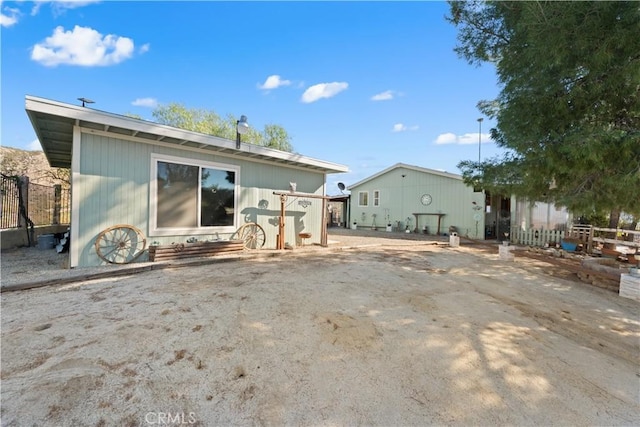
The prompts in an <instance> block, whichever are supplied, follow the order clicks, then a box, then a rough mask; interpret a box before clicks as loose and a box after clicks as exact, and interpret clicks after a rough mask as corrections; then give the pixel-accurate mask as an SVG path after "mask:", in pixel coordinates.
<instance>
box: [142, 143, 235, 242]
mask: <svg viewBox="0 0 640 427" xmlns="http://www.w3.org/2000/svg"><path fill="white" fill-rule="evenodd" d="M158 161H164V162H169V163H178V164H181V165H190V166H198V167H200V168H202V167H208V168H211V169H219V170H226V171H233V172H235V174H236V176H235V183H234V191H233V197H234V200H233V204H234V212H233V225H232V226H218V227H195V228H185V227H183V228H158V221H157V214H158V211H157V203H156V194H157V192H158V181H157V176H158ZM150 162H151V167H150V168H149V169H150V177H149V236H176V235H185V234H194V235H203V234H213V233H233V232H234V231H235V230H237V229H238V223H239V220H238V203H239V200H240V189H241V186H240V170H241V168H240V166H238V165H231V164H226V163H217V162H208V161H204V160H198V159H189V158H185V157H177V156H170V155H166V154H158V153H151V156H150ZM200 202H201V201H200V191H198V217H197V218H198V223H200V209H199V208H200Z"/></svg>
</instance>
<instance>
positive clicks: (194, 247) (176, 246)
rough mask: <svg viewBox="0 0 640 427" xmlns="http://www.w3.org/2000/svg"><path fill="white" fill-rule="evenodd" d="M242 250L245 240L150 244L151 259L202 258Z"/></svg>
mask: <svg viewBox="0 0 640 427" xmlns="http://www.w3.org/2000/svg"><path fill="white" fill-rule="evenodd" d="M242 251H244V242H243V241H242V240H221V241H219V242H195V243H172V244H170V245H155V246H149V261H151V262H153V261H167V260H174V259H185V258H202V257H210V256H215V255H221V254H228V253H233V252H242Z"/></svg>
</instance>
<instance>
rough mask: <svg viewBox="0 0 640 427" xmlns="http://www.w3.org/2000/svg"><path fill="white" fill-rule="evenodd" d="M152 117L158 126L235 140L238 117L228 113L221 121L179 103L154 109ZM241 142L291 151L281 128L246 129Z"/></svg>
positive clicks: (275, 126) (205, 111)
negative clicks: (162, 125) (167, 126)
mask: <svg viewBox="0 0 640 427" xmlns="http://www.w3.org/2000/svg"><path fill="white" fill-rule="evenodd" d="M152 115H153V118H154V119H155V120H156V121H157V122H158V123H160V124H164V125H169V126H174V127H177V128H181V129H186V130H191V131H194V132H200V133H205V134H208V135H215V136H218V137H220V138H226V139H231V140H235V139H236V124H237V121H238V118H237V117H235V116H233V115H231V114H230V115H228V116H227V117H226V118H222V117H220V116H219V115H218V114H217V113H216V112H215V111H210V110H203V109H196V108H187V107H185V106H184V105H182V104H179V103H169V104H166V105H159V106H158V107H156V108H155V109H154V110H153V112H152ZM242 142H246V143H249V144H255V145H260V146H263V147H269V148H275V149H278V150H282V151H288V152H291V151H293V146H292V145H291V137H290V136H289V134H288V133H287V131H286V130H285V129H284V128H283V127H282V126H279V125H274V124H268V125H265V127H264V130H263V131H262V132H260V131H258V130H256V129H254V128H253V127H251V128H249V131H248V132H247V133H245V134H243V135H242Z"/></svg>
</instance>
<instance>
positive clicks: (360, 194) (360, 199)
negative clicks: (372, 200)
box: [358, 191, 369, 208]
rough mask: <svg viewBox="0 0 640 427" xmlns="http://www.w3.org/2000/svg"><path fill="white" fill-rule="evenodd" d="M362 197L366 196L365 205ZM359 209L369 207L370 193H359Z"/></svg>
mask: <svg viewBox="0 0 640 427" xmlns="http://www.w3.org/2000/svg"><path fill="white" fill-rule="evenodd" d="M362 196H364V199H365V200H364V201H365V202H366V203H365V204H363V203H362ZM358 207H360V208H367V207H369V192H368V191H358Z"/></svg>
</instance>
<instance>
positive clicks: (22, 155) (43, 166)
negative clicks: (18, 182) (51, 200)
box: [0, 147, 69, 185]
mask: <svg viewBox="0 0 640 427" xmlns="http://www.w3.org/2000/svg"><path fill="white" fill-rule="evenodd" d="M0 172H2V173H3V174H4V175H9V176H13V175H18V176H28V177H29V180H30V181H31V182H32V183H34V184H41V185H53V184H65V183H68V182H69V170H68V169H60V168H52V167H50V166H49V162H48V161H47V158H46V156H45V155H44V153H43V152H42V151H28V150H21V149H19V148H13V147H0Z"/></svg>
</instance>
